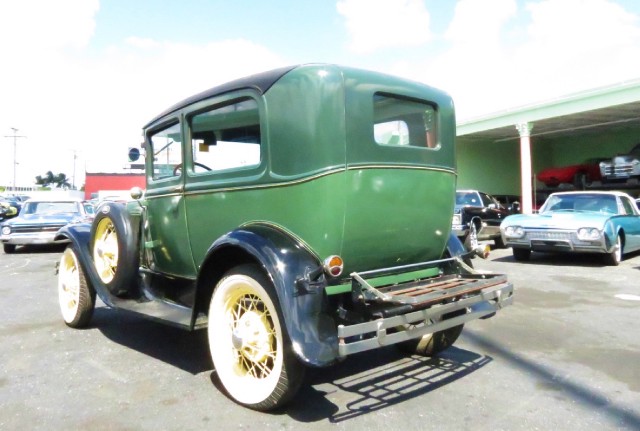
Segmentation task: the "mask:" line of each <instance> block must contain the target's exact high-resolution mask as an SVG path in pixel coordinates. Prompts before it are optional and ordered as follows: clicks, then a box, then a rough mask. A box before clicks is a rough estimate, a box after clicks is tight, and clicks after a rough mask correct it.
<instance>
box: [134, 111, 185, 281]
mask: <svg viewBox="0 0 640 431" xmlns="http://www.w3.org/2000/svg"><path fill="white" fill-rule="evenodd" d="M181 124H182V123H181V120H180V117H174V118H169V119H168V120H166V121H164V122H162V123H160V124H159V125H158V126H157V127H154V128H152V129H149V130H148V131H147V135H146V144H147V156H146V157H147V170H148V175H147V193H146V195H145V198H146V220H145V222H144V226H143V233H144V242H143V244H142V246H143V247H144V256H145V258H146V261H147V262H146V263H147V265H149V268H150V269H152V270H154V271H157V272H160V273H163V274H165V275H167V274H168V275H173V276H179V277H187V278H192V277H195V267H194V264H193V258H192V256H191V247H190V244H189V236H188V234H187V224H186V215H185V204H184V169H183V160H184V145H183V143H184V139H183V133H182V125H181Z"/></svg>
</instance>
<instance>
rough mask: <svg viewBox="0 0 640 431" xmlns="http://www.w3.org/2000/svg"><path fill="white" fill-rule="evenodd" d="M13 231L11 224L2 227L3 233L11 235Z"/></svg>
mask: <svg viewBox="0 0 640 431" xmlns="http://www.w3.org/2000/svg"><path fill="white" fill-rule="evenodd" d="M10 233H11V228H10V227H9V226H4V227H3V228H2V235H9V234H10Z"/></svg>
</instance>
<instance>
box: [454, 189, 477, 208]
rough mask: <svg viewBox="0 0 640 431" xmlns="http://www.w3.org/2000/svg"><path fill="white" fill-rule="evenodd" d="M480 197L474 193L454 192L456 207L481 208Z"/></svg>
mask: <svg viewBox="0 0 640 431" xmlns="http://www.w3.org/2000/svg"><path fill="white" fill-rule="evenodd" d="M480 202H481V200H480V195H478V193H476V192H456V205H460V206H464V205H471V206H481V205H480Z"/></svg>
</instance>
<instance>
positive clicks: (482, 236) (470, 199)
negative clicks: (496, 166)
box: [451, 190, 510, 250]
mask: <svg viewBox="0 0 640 431" xmlns="http://www.w3.org/2000/svg"><path fill="white" fill-rule="evenodd" d="M509 214H510V212H509V211H508V210H507V209H506V208H505V207H503V206H502V204H501V203H500V202H499V201H498V200H497V199H496V198H495V197H493V196H491V195H489V194H487V193H484V192H480V191H478V190H458V191H456V204H455V207H454V211H453V219H452V223H451V229H452V231H453V233H454V234H455V235H456V236H457V237H458V238H460V240H461V241H462V242H463V243H464V245H465V247H466V248H467V250H473V249H476V248H477V247H478V244H479V241H486V240H493V242H494V243H495V246H496V247H498V248H502V247H504V244H503V243H502V237H501V236H500V223H502V220H504V219H505V218H506V217H507V216H508V215H509Z"/></svg>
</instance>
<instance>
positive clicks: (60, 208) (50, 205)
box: [22, 202, 78, 215]
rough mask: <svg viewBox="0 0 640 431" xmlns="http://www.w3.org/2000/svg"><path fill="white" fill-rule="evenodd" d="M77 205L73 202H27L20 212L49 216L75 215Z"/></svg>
mask: <svg viewBox="0 0 640 431" xmlns="http://www.w3.org/2000/svg"><path fill="white" fill-rule="evenodd" d="M77 212H78V204H77V203H75V202H27V203H26V204H25V206H24V208H23V210H22V213H23V214H32V215H50V214H65V213H77Z"/></svg>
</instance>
